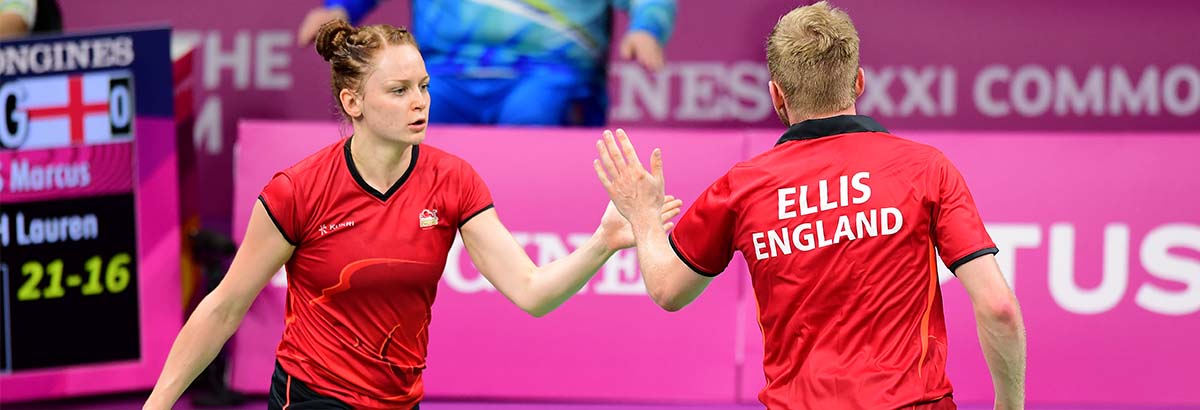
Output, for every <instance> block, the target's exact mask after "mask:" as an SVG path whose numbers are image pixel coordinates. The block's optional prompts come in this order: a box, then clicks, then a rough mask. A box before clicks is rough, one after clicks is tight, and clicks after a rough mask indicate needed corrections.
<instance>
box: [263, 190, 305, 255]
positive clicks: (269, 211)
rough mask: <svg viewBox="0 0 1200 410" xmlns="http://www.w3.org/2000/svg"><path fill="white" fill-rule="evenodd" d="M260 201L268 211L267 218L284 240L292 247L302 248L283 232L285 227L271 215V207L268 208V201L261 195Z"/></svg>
mask: <svg viewBox="0 0 1200 410" xmlns="http://www.w3.org/2000/svg"><path fill="white" fill-rule="evenodd" d="M258 201H259V202H262V205H263V209H265V210H266V211H267V217H268V218H271V223H273V224H275V228H276V229H279V234H280V235H283V240H285V241H287V243H289V244H291V245H292V246H300V243H299V242H296V241H293V240H292V238H289V237H288V234H287V232H286V231H284V230H283V225H280V224H279V220H278V219H275V214H272V213H271V207H269V206H267V199H266V198H263V196H262V195H259V196H258Z"/></svg>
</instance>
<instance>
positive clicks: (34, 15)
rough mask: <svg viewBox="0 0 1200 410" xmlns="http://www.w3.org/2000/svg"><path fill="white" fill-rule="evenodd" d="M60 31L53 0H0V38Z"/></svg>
mask: <svg viewBox="0 0 1200 410" xmlns="http://www.w3.org/2000/svg"><path fill="white" fill-rule="evenodd" d="M60 31H62V14H60V13H59V11H58V3H57V2H56V1H55V0H0V39H7V38H13V37H21V36H25V35H29V34H48V33H57V32H60Z"/></svg>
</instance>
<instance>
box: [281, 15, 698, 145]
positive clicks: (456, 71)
mask: <svg viewBox="0 0 1200 410" xmlns="http://www.w3.org/2000/svg"><path fill="white" fill-rule="evenodd" d="M377 4H378V2H377V1H375V0H326V1H325V5H324V6H322V7H318V8H315V9H313V10H311V11H310V12H309V13H308V15H307V16H305V18H304V20H303V22H302V23H301V24H300V27H299V30H298V34H297V41H298V43H300V44H301V45H307V44H310V43H311V42H312V40H313V37H314V35H315V33H316V32H317V28H318V27H320V26H321V24H323V23H325V22H327V21H330V20H333V19H337V18H343V19H347V20H350V21H351V22H352V23H355V24H357V23H358V22H359V21H361V20H362V19H363V17H365V16H366V15H367V14H368V13H370V12H371V10H373V9H374V8H375V6H376V5H377ZM411 7H412V22H411V23H410V24H409V25H410V26H411V27H412V32H413V34H414V35H415V36H416V38H417V42H418V43H419V46H420V48H421V52H422V53H423V54H424V55H425V58H426V60H425V61H426V64H427V66H428V70H429V74H430V75H431V76H432V78H433V81H432V86H431V87H430V95H431V98H432V102H431V104H432V105H434V106H437V107H438V109H437V110H432V111H430V122H433V123H457V124H515V125H579V126H599V125H603V124H604V123H605V119H606V113H607V111H608V95H607V93H606V87H607V81H606V76H607V70H606V65H607V62H608V52H609V42H610V40H611V39H612V38H613V37H614V36H615V33H614V32H613V30H612V26H613V24H612V14H613V10H624V11H628V12H629V27H628V28H627V29H626V32H625V34H624V35H623V37H622V39H621V43H620V49H619V52H620V55H621V56H622V57H623V58H626V59H633V60H636V61H637V62H638V63H640V64H641V65H642V66H644V67H646V68H647V69H649V70H652V71H655V70H658V69H660V68H662V66H663V46H665V44H666V42H667V39H668V38H669V37H670V35H671V31H672V29H673V27H674V24H675V11H676V3H675V0H608V1H572V0H540V1H516V0H470V1H458V0H452V1H445V0H414V1H412V4H411ZM392 23H395V24H404V22H392Z"/></svg>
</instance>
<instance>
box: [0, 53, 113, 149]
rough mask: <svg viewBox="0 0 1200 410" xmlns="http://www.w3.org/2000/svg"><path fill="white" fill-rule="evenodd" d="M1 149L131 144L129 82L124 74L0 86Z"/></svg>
mask: <svg viewBox="0 0 1200 410" xmlns="http://www.w3.org/2000/svg"><path fill="white" fill-rule="evenodd" d="M0 103H3V107H4V120H5V121H4V123H3V124H0V145H2V146H3V148H5V149H20V150H29V149H44V148H61V147H70V146H80V145H95V144H107V143H112V142H127V141H132V138H131V137H132V136H133V118H134V113H135V112H136V111H135V110H134V104H133V103H134V102H133V81H132V78H131V76H130V75H129V72H128V71H112V72H99V73H85V74H71V75H58V76H45V77H33V78H22V79H18V80H15V81H10V82H6V83H4V84H3V85H0Z"/></svg>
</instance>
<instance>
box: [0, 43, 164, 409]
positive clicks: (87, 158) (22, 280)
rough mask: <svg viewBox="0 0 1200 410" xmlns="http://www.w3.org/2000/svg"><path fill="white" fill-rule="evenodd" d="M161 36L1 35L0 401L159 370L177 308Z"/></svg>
mask: <svg viewBox="0 0 1200 410" xmlns="http://www.w3.org/2000/svg"><path fill="white" fill-rule="evenodd" d="M169 44H170V32H169V30H166V29H153V30H141V31H130V32H111V33H97V34H88V35H76V36H62V37H43V38H30V39H23V40H18V41H10V42H0V104H2V107H0V108H2V110H3V112H2V113H3V119H2V120H3V121H2V123H0V275H2V280H0V349H3V350H2V352H0V402H7V401H17V400H30V399H38V398H49V397H62V396H68V395H76V394H86V393H101V392H108V391H119V390H126V389H136V388H145V387H149V386H150V385H152V384H153V382H154V377H153V376H156V373H157V369H158V368H161V365H162V361H163V360H164V359H165V352H166V350H167V349H168V348H169V344H170V340H171V339H172V338H173V336H174V334H175V333H176V332H177V331H178V329H179V321H180V315H181V310H180V299H179V297H180V295H179V285H178V283H179V230H178V199H177V197H178V196H177V195H178V194H177V178H176V177H175V175H176V174H175V172H176V169H175V167H176V164H175V128H174V125H173V124H174V118H173V116H172V113H173V109H172V102H173V101H172V100H173V97H172V96H173V89H174V84H173V82H172V78H171V74H172V67H171V61H170V53H169ZM89 379H90V380H89ZM84 380H87V382H81V381H84Z"/></svg>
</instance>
